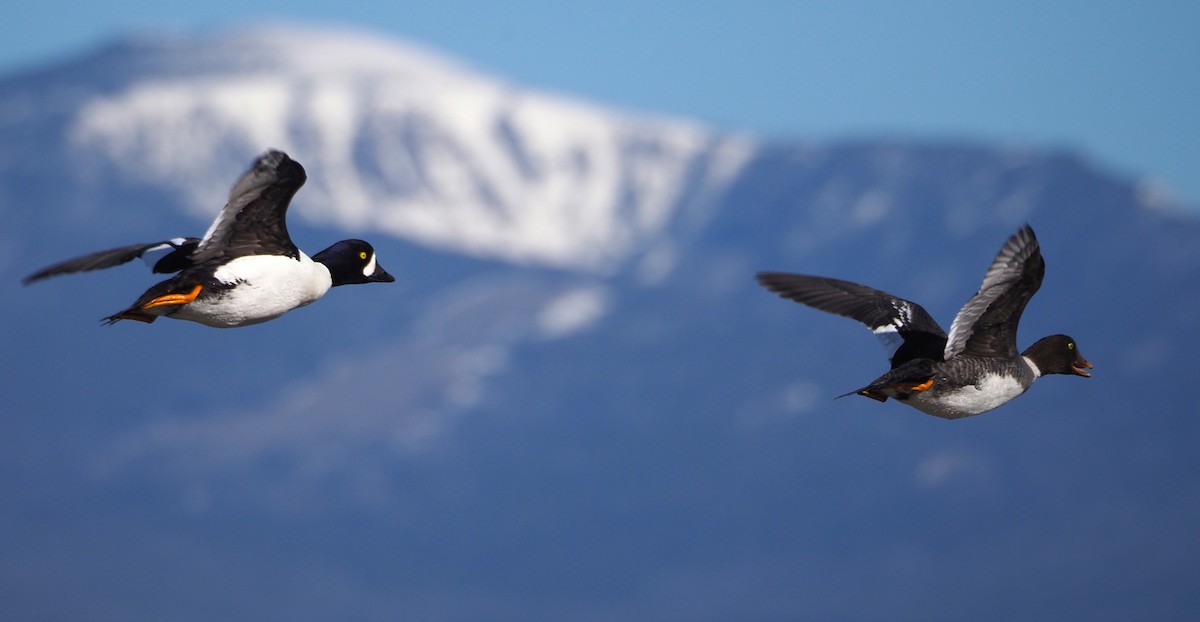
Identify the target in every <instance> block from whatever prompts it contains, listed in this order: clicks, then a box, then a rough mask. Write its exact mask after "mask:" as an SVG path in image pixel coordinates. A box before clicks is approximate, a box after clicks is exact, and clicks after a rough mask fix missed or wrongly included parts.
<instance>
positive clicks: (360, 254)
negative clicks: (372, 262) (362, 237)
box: [358, 251, 367, 259]
mask: <svg viewBox="0 0 1200 622" xmlns="http://www.w3.org/2000/svg"><path fill="white" fill-rule="evenodd" d="M358 258H359V259H366V258H367V251H358Z"/></svg>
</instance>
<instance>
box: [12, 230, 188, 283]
mask: <svg viewBox="0 0 1200 622" xmlns="http://www.w3.org/2000/svg"><path fill="white" fill-rule="evenodd" d="M199 243H200V239H199V238H173V239H170V240H163V241H162V242H150V243H147V244H132V245H130V246H122V247H120V248H110V249H108V250H105V251H100V252H97V253H91V254H89V255H83V256H81V257H75V258H73V259H68V260H66V261H62V262H59V263H56V264H54V265H52V266H47V267H45V268H42V269H41V270H38V271H37V272H34V273H33V274H31V275H29V276H27V277H25V278H24V279H23V280H22V282H23V283H25V284H26V285H28V284H30V283H33V282H34V281H40V280H42V279H46V278H50V277H52V276H58V275H60V274H71V273H73V272H87V271H89V270H101V269H104V268H111V267H113V266H119V265H121V264H123V263H128V262H130V261H133V260H134V259H138V258H141V259H145V260H146V262H147V263H149V264H150V265H151V266H152V270H153V271H154V272H159V273H170V272H179V271H180V270H183V269H184V268H186V267H188V266H190V265H191V264H192V261H191V255H192V253H193V252H194V251H195V250H196V246H197V245H198V244H199Z"/></svg>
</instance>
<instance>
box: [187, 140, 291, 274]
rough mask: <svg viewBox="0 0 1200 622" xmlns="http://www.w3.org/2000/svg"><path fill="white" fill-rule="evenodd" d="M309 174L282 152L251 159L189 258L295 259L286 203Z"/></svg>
mask: <svg viewBox="0 0 1200 622" xmlns="http://www.w3.org/2000/svg"><path fill="white" fill-rule="evenodd" d="M307 179H308V176H307V175H306V174H305V172H304V167H302V166H300V164H299V163H298V162H296V161H295V160H292V159H291V158H289V157H288V156H287V154H285V153H283V152H282V151H268V152H267V153H265V154H263V155H262V156H260V157H259V158H258V159H257V160H255V161H254V164H253V165H252V166H251V167H250V170H248V171H246V172H245V173H244V174H243V175H242V176H241V178H240V179H238V181H237V183H235V184H234V185H233V188H232V189H231V190H230V191H229V202H228V203H226V204H225V209H223V210H221V213H220V215H218V216H217V219H216V220H214V221H213V223H212V225H211V226H210V227H209V228H208V231H207V232H206V233H205V234H204V238H203V239H202V240H201V241H200V246H199V248H197V249H196V253H195V255H194V257H193V259H194V261H195V263H197V264H200V263H204V262H207V261H210V260H218V261H228V260H229V259H233V258H235V257H241V256H244V255H284V256H287V257H292V258H299V256H300V254H299V250H298V249H297V248H296V245H295V244H294V243H292V238H291V236H289V235H288V230H287V208H288V204H290V203H291V201H292V197H293V196H295V194H296V191H297V190H299V189H300V187H301V186H303V185H304V182H305V181H306V180H307Z"/></svg>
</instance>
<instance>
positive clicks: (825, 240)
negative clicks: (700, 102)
mask: <svg viewBox="0 0 1200 622" xmlns="http://www.w3.org/2000/svg"><path fill="white" fill-rule="evenodd" d="M268 147H279V148H283V149H285V150H287V151H289V153H290V154H291V155H293V156H294V157H296V158H297V159H298V160H299V161H301V162H302V163H303V164H304V165H305V166H306V168H307V169H308V172H309V182H308V185H306V187H305V188H303V189H302V190H301V191H300V193H299V194H298V195H297V198H296V201H295V204H294V207H293V210H292V212H291V224H292V229H293V234H294V237H295V238H296V239H297V242H298V243H300V245H301V246H302V247H303V248H320V247H322V244H325V243H328V241H329V240H332V239H336V238H338V237H344V235H346V234H353V235H356V236H360V237H364V238H366V239H369V240H371V241H372V242H373V243H374V244H375V245H376V247H377V248H378V249H379V252H380V258H381V262H382V263H383V265H384V266H386V267H387V269H388V270H389V271H390V272H391V273H393V274H394V275H396V277H397V279H398V280H397V283H396V284H394V285H392V286H386V287H385V286H377V287H369V288H367V287H364V288H342V289H343V290H346V291H341V290H336V291H334V292H332V293H331V294H330V295H329V296H327V297H326V298H325V299H323V300H321V301H320V302H319V303H318V304H315V305H312V306H311V307H308V308H305V309H302V310H298V311H296V312H294V313H292V314H289V315H287V316H285V317H284V318H281V319H280V320H277V321H274V322H270V323H267V324H263V325H261V326H255V327H250V328H245V329H238V330H231V331H219V330H213V329H207V328H205V327H201V326H198V325H190V324H188V323H185V322H167V321H164V322H159V323H156V324H155V325H153V326H148V327H147V326H141V325H133V326H126V325H117V326H114V327H110V328H99V327H97V326H95V325H94V321H95V320H97V319H99V318H100V317H103V316H104V315H106V314H107V313H110V312H112V311H114V310H116V309H118V308H121V307H123V306H125V305H126V304H128V303H129V302H130V301H131V300H132V299H133V298H134V297H136V296H137V295H138V294H139V293H140V292H141V291H143V289H144V288H145V287H147V286H148V285H149V284H150V283H153V282H154V279H153V278H152V277H150V276H148V275H146V274H145V273H144V271H142V270H141V269H140V266H139V268H129V267H125V268H121V269H114V270H110V271H107V272H105V273H98V274H89V275H79V276H71V277H63V278H61V279H55V280H53V281H49V282H46V283H41V284H37V285H35V286H31V287H27V288H26V287H22V286H21V285H20V284H19V279H20V277H21V276H23V275H25V274H27V273H28V272H30V271H32V270H33V269H35V268H37V267H40V266H41V265H43V264H45V263H47V262H50V261H54V260H58V259H62V258H64V257H66V256H70V255H72V254H75V253H81V252H86V251H90V250H96V249H99V248H104V247H106V246H109V245H116V244H123V243H130V242H135V241H149V240H152V239H158V238H160V237H162V236H172V235H186V234H198V233H201V232H202V231H203V230H204V228H205V227H206V226H207V224H208V222H209V221H210V219H211V218H212V216H213V214H215V213H216V211H217V210H218V209H219V208H220V206H221V205H222V204H223V202H224V197H225V194H226V192H227V190H228V186H229V184H230V183H231V182H232V181H233V179H235V178H236V176H237V175H238V174H239V173H240V172H241V171H242V170H243V168H244V167H245V166H246V165H247V164H248V163H249V162H250V160H251V158H253V156H254V155H255V154H257V153H259V152H261V151H262V150H264V149H266V148H268ZM0 215H2V216H3V218H4V220H5V223H6V226H5V227H3V228H0V296H2V299H3V300H4V301H5V302H6V303H7V304H5V305H3V306H2V307H0V327H3V328H0V362H2V364H3V369H4V370H5V372H6V374H5V378H4V379H3V381H2V382H0V403H3V404H4V405H5V409H4V411H3V414H0V429H2V430H3V431H4V434H2V435H0V482H2V484H0V485H2V486H3V488H2V489H3V490H4V491H5V493H6V503H4V504H0V530H2V531H3V532H4V533H5V534H6V539H5V540H3V544H0V547H2V548H0V553H3V554H2V555H0V577H3V580H2V581H0V602H3V603H5V606H4V610H5V612H6V613H7V614H8V615H10V616H12V617H14V618H21V619H32V618H37V617H49V618H62V619H78V618H87V619H98V620H109V619H111V620H139V619H148V620H149V619H155V620H157V619H173V620H187V619H197V620H199V619H263V618H264V617H266V618H278V617H282V618H287V619H341V618H347V617H351V618H355V619H379V620H391V619H397V618H400V619H441V620H478V619H492V620H504V619H512V620H595V619H653V620H723V619H763V620H768V619H829V618H834V619H856V620H870V619H878V620H885V619H887V620H891V619H896V618H901V619H934V620H938V619H945V620H951V619H964V618H971V619H980V620H1008V619H1012V618H1021V619H1031V620H1036V619H1043V620H1052V619H1053V620H1057V619H1063V618H1073V619H1074V618H1078V619H1095V620H1104V619H1112V620H1117V619H1130V618H1134V617H1137V618H1152V619H1158V620H1187V619H1192V618H1193V617H1194V615H1193V614H1194V613H1195V612H1196V611H1197V610H1198V607H1200V599H1198V598H1197V596H1196V595H1195V594H1194V592H1195V590H1194V585H1195V583H1196V581H1197V580H1200V567H1198V566H1197V565H1196V563H1195V561H1194V560H1195V559H1197V558H1200V543H1198V542H1197V540H1196V539H1195V537H1194V531H1195V530H1194V526H1195V524H1196V522H1197V520H1200V494H1198V491H1200V488H1198V487H1197V484H1196V482H1195V481H1194V480H1195V478H1194V477H1191V475H1190V474H1192V473H1196V472H1197V469H1198V468H1200V453H1197V452H1196V451H1195V447H1196V444H1197V442H1200V419H1197V418H1196V416H1195V415H1196V409H1195V407H1194V405H1193V403H1192V402H1193V400H1192V398H1191V396H1190V393H1189V392H1188V389H1189V388H1190V386H1191V384H1192V381H1191V368H1190V367H1189V366H1188V364H1187V363H1188V360H1189V358H1190V356H1192V354H1191V353H1192V352H1194V351H1196V350H1197V349H1198V348H1200V334H1198V333H1197V332H1196V331H1195V330H1194V323H1195V320H1194V317H1193V316H1194V310H1195V309H1196V308H1200V223H1198V222H1197V220H1196V219H1195V218H1194V217H1192V216H1189V215H1187V214H1185V213H1183V212H1181V211H1179V210H1177V209H1175V208H1173V207H1172V206H1170V205H1163V204H1162V203H1161V200H1160V199H1158V198H1157V196H1156V195H1155V194H1153V193H1151V192H1147V191H1146V189H1145V188H1144V187H1143V186H1142V185H1140V184H1139V183H1137V182H1136V180H1127V179H1122V178H1120V177H1118V176H1114V175H1113V174H1111V173H1110V172H1108V171H1105V170H1103V169H1101V168H1098V167H1097V166H1095V165H1094V164H1092V163H1090V162H1088V161H1087V160H1086V159H1084V158H1082V157H1080V156H1079V155H1077V154H1072V153H1066V152H1060V151H1054V150H1050V149H1036V148H1027V149H1019V150H1018V149H1012V148H1001V147H995V146H992V145H984V144H965V143H930V142H923V141H919V140H913V141H897V140H889V141H874V142H873V141H861V142H855V143H831V144H809V143H800V144H797V143H787V142H779V141H770V140H763V139H751V138H747V137H745V136H738V135H729V134H725V133H719V132H714V131H712V130H711V129H709V128H706V127H705V126H703V125H701V124H697V123H694V122H690V121H680V120H675V119H664V118H655V117H653V116H649V115H641V114H633V113H628V112H615V111H611V110H608V109H605V108H603V107H601V106H599V105H596V104H590V103H585V102H579V101H574V100H571V99H570V98H568V97H563V96H551V95H546V94H542V93H539V92H536V91H533V90H530V89H527V88H525V87H523V86H520V85H514V84H510V83H508V82H506V81H504V80H502V79H499V78H496V77H492V76H487V75H483V74H480V73H479V72H477V71H474V70H472V69H470V68H468V67H466V66H464V65H462V64H460V63H457V62H454V61H451V60H447V59H445V58H442V57H440V56H438V55H437V54H434V53H431V52H427V51H422V50H417V49H414V48H411V47H409V46H407V45H405V44H402V43H398V42H394V41H385V40H379V39H376V38H371V37H364V36H362V35H360V34H357V33H347V32H337V31H324V30H317V29H290V28H289V29H277V30H265V31H243V32H239V33H234V34H226V35H220V36H215V37H204V38H178V39H175V38H158V39H145V40H128V41H124V42H121V43H119V44H116V45H113V46H110V47H106V48H104V49H101V50H97V51H95V52H94V53H93V54H89V55H86V56H83V57H80V58H76V59H71V60H69V61H66V62H63V63H61V64H59V65H56V66H53V67H46V68H41V69H37V70H33V71H30V72H28V73H25V74H23V75H17V76H10V77H8V78H7V79H4V80H0ZM1023 222H1030V223H1031V224H1032V225H1033V226H1034V227H1035V229H1036V230H1037V233H1038V236H1039V239H1040V240H1041V242H1042V245H1043V251H1044V254H1045V256H1046V260H1047V265H1048V267H1047V277H1046V282H1045V285H1044V286H1043V289H1042V291H1041V292H1039V293H1038V295H1037V296H1036V297H1035V298H1034V300H1033V302H1032V303H1031V304H1030V306H1029V309H1028V311H1027V313H1026V316H1025V319H1024V320H1023V322H1022V327H1021V328H1022V332H1021V343H1022V345H1028V343H1030V342H1031V341H1033V340H1034V339H1035V338H1036V337H1038V336H1041V335H1044V334H1050V333H1053V332H1069V333H1071V334H1072V335H1073V336H1074V337H1076V338H1077V339H1078V341H1079V343H1080V347H1081V349H1082V351H1083V353H1084V354H1085V355H1086V356H1087V357H1088V358H1089V359H1090V360H1091V361H1092V362H1093V363H1094V364H1095V365H1096V369H1095V370H1094V372H1095V377H1094V378H1092V379H1090V380H1082V379H1077V378H1065V377H1063V378H1050V379H1046V380H1045V381H1042V382H1039V383H1038V385H1037V386H1035V387H1034V388H1033V389H1032V390H1031V391H1030V392H1029V393H1028V394H1027V395H1025V396H1022V397H1021V398H1020V399H1018V400H1016V401H1014V402H1012V403H1011V404H1008V405H1006V406H1004V407H1003V408H1001V409H999V410H997V411H995V412H992V413H988V414H986V415H983V416H980V417H975V418H971V419H968V420H963V421H958V422H945V421H941V420H937V419H933V418H931V417H927V416H924V415H921V414H920V413H918V412H916V411H913V410H911V409H906V408H903V407H900V406H897V405H895V404H890V403H889V404H883V405H880V404H877V403H874V402H872V401H870V400H859V399H849V398H848V399H844V400H836V401H834V400H833V399H832V398H833V396H835V395H838V394H840V393H842V392H844V391H845V390H847V389H848V388H851V387H854V386H859V385H861V384H862V382H863V381H864V380H867V379H870V378H872V377H874V376H875V375H877V373H878V372H879V371H880V370H881V369H882V368H883V366H884V360H883V357H882V355H881V352H880V351H879V349H878V347H877V346H876V344H875V342H874V340H873V339H872V338H871V336H870V335H869V334H868V333H867V332H866V331H865V330H863V329H862V328H861V327H859V326H857V325H854V324H853V323H852V322H850V321H848V320H844V319H842V318H836V317H832V316H827V315H824V314H820V313H818V312H815V311H812V310H809V309H805V308H802V307H800V306H798V305H794V304H790V303H787V302H785V301H781V300H779V299H778V298H776V297H775V296H773V295H771V294H769V293H767V292H765V291H763V290H761V289H760V288H758V287H757V286H756V285H755V284H754V282H753V274H754V272H755V271H756V270H760V269H772V270H792V271H797V272H809V273H816V274H827V275H830V276H837V277H841V278H846V279H851V280H856V281H860V282H864V283H868V284H870V285H873V286H876V287H880V288H882V289H885V290H888V291H892V292H894V293H896V294H899V295H903V296H906V297H909V298H911V299H913V300H916V301H919V302H921V303H922V304H923V305H924V306H926V307H927V308H928V309H929V311H930V312H931V313H932V314H933V315H934V317H936V318H937V319H938V320H939V321H941V322H942V323H943V325H948V324H949V320H950V318H951V317H952V316H953V314H954V312H955V311H956V310H957V308H958V306H959V305H960V304H961V303H962V302H963V301H964V300H965V299H966V298H967V297H968V296H969V295H970V294H971V293H972V292H973V291H974V289H975V288H976V287H977V286H978V283H979V279H980V278H981V276H982V272H983V270H984V269H985V267H986V266H987V263H988V262H989V261H990V260H991V258H992V256H993V254H994V253H995V251H996V250H997V248H998V247H999V245H1000V244H1001V242H1002V241H1003V240H1004V238H1005V237H1006V236H1007V235H1009V234H1010V233H1012V231H1014V230H1015V229H1016V228H1017V227H1018V226H1019V225H1020V224H1021V223H1023ZM329 229H334V230H336V231H332V232H331V231H329ZM63 594H70V595H71V596H72V598H69V599H64V598H63V597H62V595H63ZM863 595H869V596H870V597H869V598H866V597H863Z"/></svg>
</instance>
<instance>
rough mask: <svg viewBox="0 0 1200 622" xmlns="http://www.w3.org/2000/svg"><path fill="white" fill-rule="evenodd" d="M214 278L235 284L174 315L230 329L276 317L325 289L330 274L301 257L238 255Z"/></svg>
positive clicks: (308, 259)
mask: <svg viewBox="0 0 1200 622" xmlns="http://www.w3.org/2000/svg"><path fill="white" fill-rule="evenodd" d="M214 276H215V277H216V278H217V280H219V281H221V282H223V283H228V284H230V285H233V287H232V288H231V289H228V290H225V291H224V292H221V293H220V295H216V296H204V295H203V294H202V295H201V297H200V298H197V299H196V300H195V301H194V302H191V303H189V304H187V305H184V306H183V308H181V309H180V310H179V311H178V312H176V313H175V314H174V315H173V317H175V318H177V319H183V320H191V321H193V322H199V323H201V324H206V325H208V326H214V327H218V328H230V327H235V326H245V325H247V324H257V323H259V322H265V321H267V320H270V319H274V318H277V317H279V316H280V315H283V314H284V313H287V312H288V311H291V310H292V309H295V308H297V307H302V306H304V305H307V304H309V303H311V302H313V301H314V300H316V299H318V298H320V297H321V296H323V295H324V294H325V292H327V291H329V288H330V286H331V285H332V284H333V281H332V279H331V278H330V275H329V270H328V269H327V268H326V267H325V266H323V265H321V264H319V263H316V262H314V261H313V260H312V259H310V258H309V257H308V255H305V254H304V253H301V254H300V259H299V260H296V259H292V258H290V257H284V256H282V255H251V256H247V257H238V258H237V259H234V260H232V261H230V262H229V263H227V264H225V265H223V266H221V267H220V268H218V269H217V270H216V272H215V273H214Z"/></svg>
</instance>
